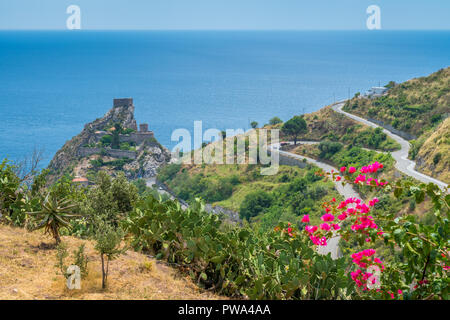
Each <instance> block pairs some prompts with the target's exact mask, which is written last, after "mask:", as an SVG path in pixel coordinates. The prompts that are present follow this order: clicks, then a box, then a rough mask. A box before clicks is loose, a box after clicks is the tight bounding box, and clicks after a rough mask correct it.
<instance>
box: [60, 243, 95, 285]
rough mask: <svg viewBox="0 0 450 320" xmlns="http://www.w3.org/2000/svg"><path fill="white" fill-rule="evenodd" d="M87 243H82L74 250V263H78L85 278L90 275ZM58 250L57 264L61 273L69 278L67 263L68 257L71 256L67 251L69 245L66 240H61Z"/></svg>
mask: <svg viewBox="0 0 450 320" xmlns="http://www.w3.org/2000/svg"><path fill="white" fill-rule="evenodd" d="M85 248H86V247H85V244H84V243H83V244H81V245H80V246H79V247H78V249H77V250H74V251H73V257H74V262H73V263H72V264H73V265H76V266H78V267H79V268H80V273H81V277H82V278H85V277H87V275H88V262H89V259H88V257H87V255H86V253H85ZM56 249H57V252H56V260H57V262H56V265H55V267H57V268H58V269H59V271H60V272H61V274H62V275H63V276H64V277H65V278H67V277H68V276H69V275H68V274H67V268H68V266H67V265H66V264H65V260H66V258H67V257H68V256H69V253H68V251H67V245H66V244H65V243H64V242H60V243H59V244H58V246H57V248H56Z"/></svg>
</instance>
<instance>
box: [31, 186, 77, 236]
mask: <svg viewBox="0 0 450 320" xmlns="http://www.w3.org/2000/svg"><path fill="white" fill-rule="evenodd" d="M75 208H76V205H74V204H72V203H71V200H70V199H65V198H63V199H58V198H57V197H56V196H55V195H52V194H50V193H49V194H47V196H46V197H45V200H44V202H43V203H42V210H40V211H34V212H28V214H30V215H32V216H34V217H35V218H36V219H37V220H39V221H38V223H37V225H36V226H35V227H33V228H31V229H32V230H33V231H34V230H38V229H41V228H45V233H47V234H50V235H51V236H52V237H53V238H54V239H55V241H56V244H59V243H60V242H61V238H60V236H59V230H60V228H61V227H67V228H70V224H69V221H70V219H72V218H75V217H79V216H80V214H77V213H75V212H74V209H75Z"/></svg>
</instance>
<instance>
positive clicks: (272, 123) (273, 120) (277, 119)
mask: <svg viewBox="0 0 450 320" xmlns="http://www.w3.org/2000/svg"><path fill="white" fill-rule="evenodd" d="M279 123H283V121H282V120H281V119H280V118H278V117H273V118H272V119H270V120H269V124H270V125H272V126H274V125H276V124H279Z"/></svg>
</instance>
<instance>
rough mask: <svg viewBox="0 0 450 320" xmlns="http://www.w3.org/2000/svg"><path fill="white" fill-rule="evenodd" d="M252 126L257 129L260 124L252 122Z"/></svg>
mask: <svg viewBox="0 0 450 320" xmlns="http://www.w3.org/2000/svg"><path fill="white" fill-rule="evenodd" d="M250 126H251V127H252V128H253V129H256V128H257V127H258V122H256V121H252V122H250Z"/></svg>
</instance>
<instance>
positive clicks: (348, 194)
mask: <svg viewBox="0 0 450 320" xmlns="http://www.w3.org/2000/svg"><path fill="white" fill-rule="evenodd" d="M297 142H298V144H317V143H318V142H317V141H297ZM289 143H290V144H294V143H293V142H289ZM269 150H270V151H271V152H278V153H279V154H283V155H285V156H288V157H291V158H295V159H299V160H303V159H306V162H308V163H311V164H313V165H315V166H317V167H319V168H322V169H323V170H324V171H327V172H331V170H334V171H335V172H339V170H338V169H337V168H335V167H333V166H331V165H329V164H327V163H323V162H320V161H317V160H315V159H312V158H308V157H305V156H301V155H298V154H295V153H291V152H287V151H283V150H280V144H279V143H274V144H272V145H269ZM334 185H335V187H336V190H337V191H338V192H339V193H340V194H341V195H342V196H343V197H344V198H345V199H347V198H355V197H356V198H359V199H360V198H361V197H360V196H359V194H358V193H357V192H356V191H355V190H354V189H353V188H352V186H351V185H350V184H346V185H345V186H342V184H341V183H340V182H338V181H334ZM339 239H340V237H333V238H331V239H329V240H328V243H327V245H326V246H324V247H318V248H317V251H318V252H319V253H320V254H328V253H331V258H332V259H337V258H339V257H341V256H342V253H341V252H340V250H339V246H338V245H339Z"/></svg>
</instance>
